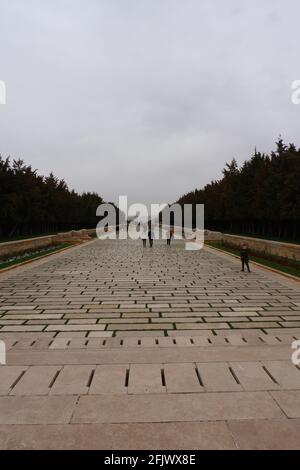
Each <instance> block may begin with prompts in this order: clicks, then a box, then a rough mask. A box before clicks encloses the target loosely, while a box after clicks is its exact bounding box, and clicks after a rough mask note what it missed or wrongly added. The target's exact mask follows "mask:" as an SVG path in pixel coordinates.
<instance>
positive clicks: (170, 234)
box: [167, 227, 174, 246]
mask: <svg viewBox="0 0 300 470" xmlns="http://www.w3.org/2000/svg"><path fill="white" fill-rule="evenodd" d="M173 237H174V227H170V230H169V233H168V238H167V245H168V246H171V240H172V238H173Z"/></svg>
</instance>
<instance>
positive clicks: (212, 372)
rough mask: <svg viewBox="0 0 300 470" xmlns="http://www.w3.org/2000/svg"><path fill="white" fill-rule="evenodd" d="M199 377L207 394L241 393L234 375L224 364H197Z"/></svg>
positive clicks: (227, 365)
mask: <svg viewBox="0 0 300 470" xmlns="http://www.w3.org/2000/svg"><path fill="white" fill-rule="evenodd" d="M197 368H198V371H199V376H200V378H201V381H202V383H203V386H204V388H205V390H206V391H208V392H234V391H241V390H242V387H241V385H240V384H239V383H238V382H237V380H236V378H235V377H234V374H233V373H232V371H231V370H230V368H229V364H226V363H212V364H209V363H206V364H205V363H200V364H197Z"/></svg>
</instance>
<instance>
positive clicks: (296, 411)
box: [270, 390, 300, 418]
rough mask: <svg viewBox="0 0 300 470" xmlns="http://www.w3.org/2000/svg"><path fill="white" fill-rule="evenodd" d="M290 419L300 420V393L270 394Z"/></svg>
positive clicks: (292, 391) (290, 391) (280, 392)
mask: <svg viewBox="0 0 300 470" xmlns="http://www.w3.org/2000/svg"><path fill="white" fill-rule="evenodd" d="M270 394H271V396H272V397H273V398H274V399H275V401H276V402H277V403H278V405H279V406H280V408H281V409H282V411H283V412H284V413H285V415H286V416H287V417H288V418H300V391H299V390H296V391H294V390H289V391H278V392H277V391H275V392H270Z"/></svg>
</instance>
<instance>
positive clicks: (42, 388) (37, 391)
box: [10, 366, 61, 395]
mask: <svg viewBox="0 0 300 470" xmlns="http://www.w3.org/2000/svg"><path fill="white" fill-rule="evenodd" d="M60 369H61V366H47V367H45V366H32V367H30V368H29V369H27V370H26V372H25V374H24V375H23V377H22V378H21V379H20V381H19V382H18V383H17V384H16V386H15V387H14V388H13V389H12V391H11V392H10V393H11V395H48V393H49V392H50V386H51V383H52V381H53V380H54V379H55V377H56V375H57V373H58V372H59V371H60Z"/></svg>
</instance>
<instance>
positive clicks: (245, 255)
mask: <svg viewBox="0 0 300 470" xmlns="http://www.w3.org/2000/svg"><path fill="white" fill-rule="evenodd" d="M240 254H241V261H242V272H244V271H245V266H246V267H247V269H248V273H250V267H249V249H248V246H247V245H246V243H244V244H243V245H242V247H241V252H240Z"/></svg>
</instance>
